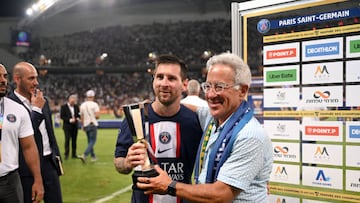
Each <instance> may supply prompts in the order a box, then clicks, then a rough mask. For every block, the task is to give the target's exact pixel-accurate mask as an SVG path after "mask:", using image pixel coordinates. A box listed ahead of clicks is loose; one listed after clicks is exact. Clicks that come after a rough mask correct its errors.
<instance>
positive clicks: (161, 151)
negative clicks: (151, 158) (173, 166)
mask: <svg viewBox="0 0 360 203" xmlns="http://www.w3.org/2000/svg"><path fill="white" fill-rule="evenodd" d="M170 149H171V148H168V149H164V150H160V149H158V153H159V154H161V153H164V152H166V151H169V150H170Z"/></svg>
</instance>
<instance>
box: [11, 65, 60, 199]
mask: <svg viewBox="0 0 360 203" xmlns="http://www.w3.org/2000/svg"><path fill="white" fill-rule="evenodd" d="M13 80H14V82H15V83H16V89H15V90H14V91H12V92H10V94H9V98H11V99H12V100H14V101H16V102H18V103H19V104H22V105H23V106H25V108H26V109H27V110H28V112H29V114H30V116H31V121H32V125H33V128H34V132H35V134H34V135H35V141H36V144H37V147H38V151H39V153H40V165H41V174H42V179H43V184H44V188H45V195H44V201H45V203H61V202H62V194H61V187H60V180H59V175H61V173H62V171H61V159H60V151H59V147H58V145H57V142H56V138H55V133H54V128H53V122H52V117H51V111H50V107H49V102H48V101H47V98H45V97H44V96H43V92H42V91H41V90H39V89H38V85H39V83H38V73H37V70H36V69H35V67H34V66H33V65H32V64H30V63H27V62H20V63H18V64H16V65H15V66H14V69H13ZM19 171H20V177H21V183H22V186H23V189H24V202H25V203H31V202H32V194H31V191H32V189H31V188H32V185H33V183H34V177H33V176H32V174H31V173H30V171H29V168H28V167H27V166H26V164H24V163H23V161H22V160H21V159H20V168H19Z"/></svg>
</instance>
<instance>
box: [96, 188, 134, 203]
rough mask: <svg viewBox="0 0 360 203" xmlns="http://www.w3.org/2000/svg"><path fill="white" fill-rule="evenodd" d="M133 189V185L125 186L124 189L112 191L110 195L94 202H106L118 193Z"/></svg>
mask: <svg viewBox="0 0 360 203" xmlns="http://www.w3.org/2000/svg"><path fill="white" fill-rule="evenodd" d="M131 189H132V185H129V186H127V187H125V188H123V189H121V190H119V191H116V192H114V193H112V194H111V195H109V196H107V197H104V198H101V199H99V200H97V201H96V202H94V203H103V202H106V201H108V200H111V199H112V198H114V197H116V196H118V195H120V194H123V193H125V192H127V191H129V190H131Z"/></svg>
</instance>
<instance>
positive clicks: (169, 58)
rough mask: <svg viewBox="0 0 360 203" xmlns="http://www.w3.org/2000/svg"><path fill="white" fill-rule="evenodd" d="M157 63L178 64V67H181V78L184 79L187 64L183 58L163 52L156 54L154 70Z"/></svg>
mask: <svg viewBox="0 0 360 203" xmlns="http://www.w3.org/2000/svg"><path fill="white" fill-rule="evenodd" d="M159 64H179V65H180V68H181V72H180V74H181V79H182V80H185V79H187V77H188V75H187V70H188V68H187V65H186V64H185V62H184V61H183V60H181V59H180V58H179V57H177V56H175V55H171V54H163V55H160V56H158V57H157V58H156V60H155V72H156V69H157V67H158V66H159Z"/></svg>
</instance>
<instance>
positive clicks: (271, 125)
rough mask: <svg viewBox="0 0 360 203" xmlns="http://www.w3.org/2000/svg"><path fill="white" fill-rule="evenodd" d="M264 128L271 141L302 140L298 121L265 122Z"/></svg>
mask: <svg viewBox="0 0 360 203" xmlns="http://www.w3.org/2000/svg"><path fill="white" fill-rule="evenodd" d="M263 126H264V129H265V131H266V132H267V134H268V135H269V136H270V138H271V139H285V140H299V139H300V133H299V129H300V122H299V121H298V120H264V125H263Z"/></svg>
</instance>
